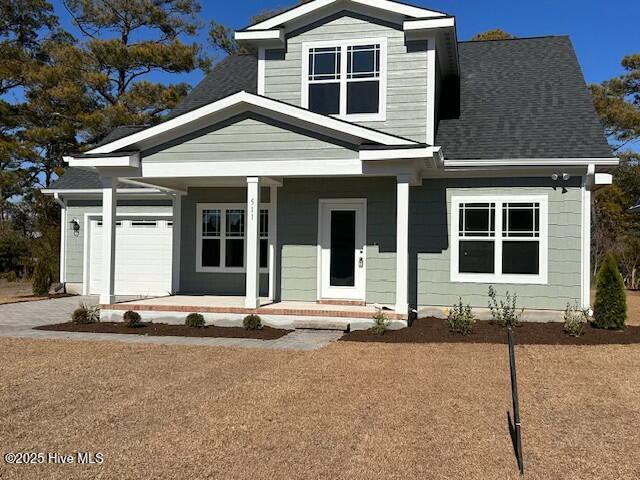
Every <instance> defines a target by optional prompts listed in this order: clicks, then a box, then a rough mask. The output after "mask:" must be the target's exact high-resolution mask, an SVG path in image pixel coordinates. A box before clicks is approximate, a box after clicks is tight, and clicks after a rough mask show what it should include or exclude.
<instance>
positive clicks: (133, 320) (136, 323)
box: [122, 310, 144, 328]
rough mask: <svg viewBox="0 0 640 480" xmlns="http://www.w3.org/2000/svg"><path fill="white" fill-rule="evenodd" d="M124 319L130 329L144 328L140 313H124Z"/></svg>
mask: <svg viewBox="0 0 640 480" xmlns="http://www.w3.org/2000/svg"><path fill="white" fill-rule="evenodd" d="M122 319H123V320H124V323H125V325H126V326H127V327H129V328H142V327H143V326H144V325H143V324H142V319H141V318H140V314H139V313H138V312H133V311H131V310H129V311H127V312H124V315H123V316H122Z"/></svg>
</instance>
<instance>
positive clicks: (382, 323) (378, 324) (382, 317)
mask: <svg viewBox="0 0 640 480" xmlns="http://www.w3.org/2000/svg"><path fill="white" fill-rule="evenodd" d="M373 322H374V325H373V327H371V328H370V329H369V331H370V332H371V333H373V334H375V335H384V333H385V332H386V331H387V330H388V329H389V324H390V323H391V320H389V317H387V314H386V313H384V311H383V310H382V309H380V308H379V309H378V310H377V311H376V314H375V315H374V316H373Z"/></svg>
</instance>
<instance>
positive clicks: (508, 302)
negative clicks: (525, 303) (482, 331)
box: [489, 286, 524, 327]
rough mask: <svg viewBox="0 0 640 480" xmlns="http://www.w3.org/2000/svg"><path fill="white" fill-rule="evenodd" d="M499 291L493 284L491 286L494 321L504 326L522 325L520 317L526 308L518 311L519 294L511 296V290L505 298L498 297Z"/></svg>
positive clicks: (490, 297)
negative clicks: (497, 291) (498, 298)
mask: <svg viewBox="0 0 640 480" xmlns="http://www.w3.org/2000/svg"><path fill="white" fill-rule="evenodd" d="M496 296H497V293H496V290H495V288H493V286H490V287H489V310H491V315H492V316H493V321H494V322H495V323H497V324H498V325H501V326H503V327H517V326H518V325H520V317H522V313H523V312H524V308H522V309H520V310H519V311H518V308H517V306H516V302H517V300H518V296H517V295H515V294H514V295H513V296H511V294H510V293H509V291H508V290H507V293H506V294H505V296H504V300H500V301H498V300H497V299H496Z"/></svg>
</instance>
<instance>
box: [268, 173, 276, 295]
mask: <svg viewBox="0 0 640 480" xmlns="http://www.w3.org/2000/svg"><path fill="white" fill-rule="evenodd" d="M269 202H270V204H271V210H270V211H269V301H271V302H273V301H275V299H276V261H277V259H276V248H277V245H278V187H277V186H276V185H271V187H270V188H269Z"/></svg>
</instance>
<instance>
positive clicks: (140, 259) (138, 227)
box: [89, 218, 173, 296]
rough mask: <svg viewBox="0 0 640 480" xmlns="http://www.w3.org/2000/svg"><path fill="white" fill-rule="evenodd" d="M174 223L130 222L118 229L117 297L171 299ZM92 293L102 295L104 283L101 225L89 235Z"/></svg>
mask: <svg viewBox="0 0 640 480" xmlns="http://www.w3.org/2000/svg"><path fill="white" fill-rule="evenodd" d="M172 226H173V222H171V220H158V219H142V218H140V219H131V220H121V221H118V222H117V227H116V274H115V294H116V295H140V296H154V295H168V294H169V293H170V291H171V252H172V249H171V244H172V233H171V231H172ZM90 236H91V239H90V247H89V248H90V250H89V256H90V263H89V265H90V266H89V291H90V292H91V293H92V294H99V293H100V291H101V289H100V285H101V282H102V237H103V228H102V221H100V220H93V221H92V222H91V232H90Z"/></svg>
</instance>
